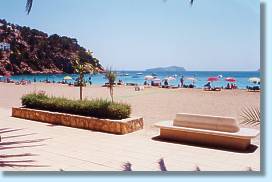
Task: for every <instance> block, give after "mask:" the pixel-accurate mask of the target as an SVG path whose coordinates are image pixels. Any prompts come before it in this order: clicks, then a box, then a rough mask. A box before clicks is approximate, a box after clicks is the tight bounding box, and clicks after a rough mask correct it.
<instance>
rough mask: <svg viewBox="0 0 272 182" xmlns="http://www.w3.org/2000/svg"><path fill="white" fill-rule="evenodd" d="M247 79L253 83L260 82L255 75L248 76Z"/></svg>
mask: <svg viewBox="0 0 272 182" xmlns="http://www.w3.org/2000/svg"><path fill="white" fill-rule="evenodd" d="M248 81H249V82H251V83H254V84H260V83H261V79H260V78H257V77H252V78H249V80H248Z"/></svg>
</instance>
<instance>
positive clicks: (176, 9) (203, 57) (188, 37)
mask: <svg viewBox="0 0 272 182" xmlns="http://www.w3.org/2000/svg"><path fill="white" fill-rule="evenodd" d="M25 2H26V0H20V1H18V0H1V5H0V18H1V19H6V20H7V21H8V22H11V23H15V24H18V25H24V26H29V27H31V28H35V29H38V30H41V31H44V32H46V33H48V34H55V33H56V34H59V35H62V36H69V37H73V38H76V39H77V40H78V42H79V44H80V45H81V46H83V47H85V48H86V49H90V50H91V51H93V52H94V56H95V57H96V58H98V59H99V60H100V62H101V64H102V65H103V66H104V67H111V68H112V69H115V70H145V69H147V68H153V67H164V66H181V67H185V69H186V70H190V71H256V70H258V69H259V68H260V10H259V8H260V5H259V1H258V0H195V3H194V5H193V6H190V3H189V0H80V1H79V0H46V1H45V0H34V4H33V9H32V11H31V13H30V14H29V15H27V14H26V12H25Z"/></svg>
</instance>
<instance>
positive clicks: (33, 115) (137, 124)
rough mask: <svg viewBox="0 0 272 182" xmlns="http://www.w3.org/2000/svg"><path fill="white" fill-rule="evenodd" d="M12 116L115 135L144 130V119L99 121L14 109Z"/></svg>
mask: <svg viewBox="0 0 272 182" xmlns="http://www.w3.org/2000/svg"><path fill="white" fill-rule="evenodd" d="M12 116H13V117H16V118H22V119H28V120H34V121H39V122H44V123H50V124H55V125H63V126H69V127H74V128H82V129H87V130H94V131H101V132H107V133H113V134H119V135H123V134H127V133H131V132H134V131H137V130H140V129H143V118H127V119H122V120H110V119H98V118H95V117H88V116H79V115H73V114H65V113H58V112H50V111H44V110H35V109H28V108H23V107H21V108H12Z"/></svg>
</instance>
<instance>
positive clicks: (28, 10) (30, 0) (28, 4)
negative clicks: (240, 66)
mask: <svg viewBox="0 0 272 182" xmlns="http://www.w3.org/2000/svg"><path fill="white" fill-rule="evenodd" d="M193 3H194V0H190V4H191V5H193ZM32 5H33V0H27V1H26V12H27V14H29V13H30V11H31V8H32Z"/></svg>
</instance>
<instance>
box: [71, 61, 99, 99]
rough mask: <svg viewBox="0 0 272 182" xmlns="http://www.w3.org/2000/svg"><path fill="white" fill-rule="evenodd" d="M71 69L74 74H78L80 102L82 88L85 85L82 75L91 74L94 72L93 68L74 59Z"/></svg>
mask: <svg viewBox="0 0 272 182" xmlns="http://www.w3.org/2000/svg"><path fill="white" fill-rule="evenodd" d="M73 68H74V70H75V72H77V73H78V74H79V77H78V86H79V91H80V96H79V97H80V100H82V97H83V96H82V95H83V93H82V92H83V86H84V85H85V80H84V73H93V72H94V71H95V67H94V66H93V65H92V64H90V63H88V62H86V61H81V60H80V59H79V58H76V59H75V61H74V65H73Z"/></svg>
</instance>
